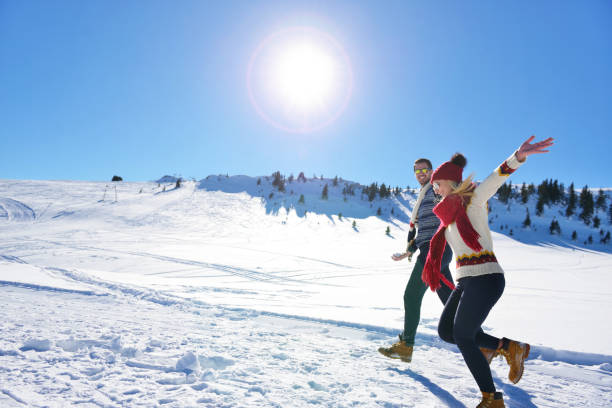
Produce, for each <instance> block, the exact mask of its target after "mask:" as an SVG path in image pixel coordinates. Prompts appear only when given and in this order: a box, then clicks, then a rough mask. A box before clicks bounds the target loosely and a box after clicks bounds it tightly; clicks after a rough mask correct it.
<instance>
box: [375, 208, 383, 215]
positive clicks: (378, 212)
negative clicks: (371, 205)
mask: <svg viewBox="0 0 612 408" xmlns="http://www.w3.org/2000/svg"><path fill="white" fill-rule="evenodd" d="M376 215H382V210H381V209H380V207H378V210H377V211H376Z"/></svg>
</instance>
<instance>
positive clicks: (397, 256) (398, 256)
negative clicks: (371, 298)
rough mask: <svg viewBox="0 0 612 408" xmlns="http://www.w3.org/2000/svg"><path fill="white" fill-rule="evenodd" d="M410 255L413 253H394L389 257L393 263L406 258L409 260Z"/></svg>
mask: <svg viewBox="0 0 612 408" xmlns="http://www.w3.org/2000/svg"><path fill="white" fill-rule="evenodd" d="M412 254H413V252H404V253H403V254H401V253H396V254H393V255H391V259H393V260H394V261H401V260H402V259H404V258H408V260H410V259H411V258H412Z"/></svg>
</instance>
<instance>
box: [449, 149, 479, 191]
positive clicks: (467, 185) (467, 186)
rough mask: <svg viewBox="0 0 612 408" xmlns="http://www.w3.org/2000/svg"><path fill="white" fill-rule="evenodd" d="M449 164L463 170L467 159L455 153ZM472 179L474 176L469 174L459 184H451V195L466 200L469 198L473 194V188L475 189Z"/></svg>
mask: <svg viewBox="0 0 612 408" xmlns="http://www.w3.org/2000/svg"><path fill="white" fill-rule="evenodd" d="M450 162H451V163H453V164H455V165H457V166H459V167H461V168H462V169H463V168H464V167H465V165H466V164H467V159H466V158H465V156H464V155H462V154H461V153H455V154H453V157H451V159H450ZM473 179H474V175H473V174H470V175H469V176H468V177H467V178H466V179H465V180H463V181H462V182H461V183H455V182H451V184H452V186H453V191H452V194H457V195H459V196H462V197H466V198H467V197H471V196H472V195H473V194H474V187H475V186H474V183H472V180H473Z"/></svg>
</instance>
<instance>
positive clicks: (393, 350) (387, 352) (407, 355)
mask: <svg viewBox="0 0 612 408" xmlns="http://www.w3.org/2000/svg"><path fill="white" fill-rule="evenodd" d="M378 352H379V353H380V354H382V355H383V356H387V357H389V358H398V359H400V360H402V361H403V362H405V363H409V362H411V361H412V346H407V345H406V342H404V341H402V340H400V341H398V342H397V343H395V344H393V345H392V346H391V347H389V348H386V347H380V348H379V349H378Z"/></svg>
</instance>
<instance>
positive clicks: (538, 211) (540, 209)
mask: <svg viewBox="0 0 612 408" xmlns="http://www.w3.org/2000/svg"><path fill="white" fill-rule="evenodd" d="M543 212H544V199H543V198H542V197H538V202H537V203H536V215H537V216H538V217H539V216H540V215H542V213H543Z"/></svg>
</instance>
